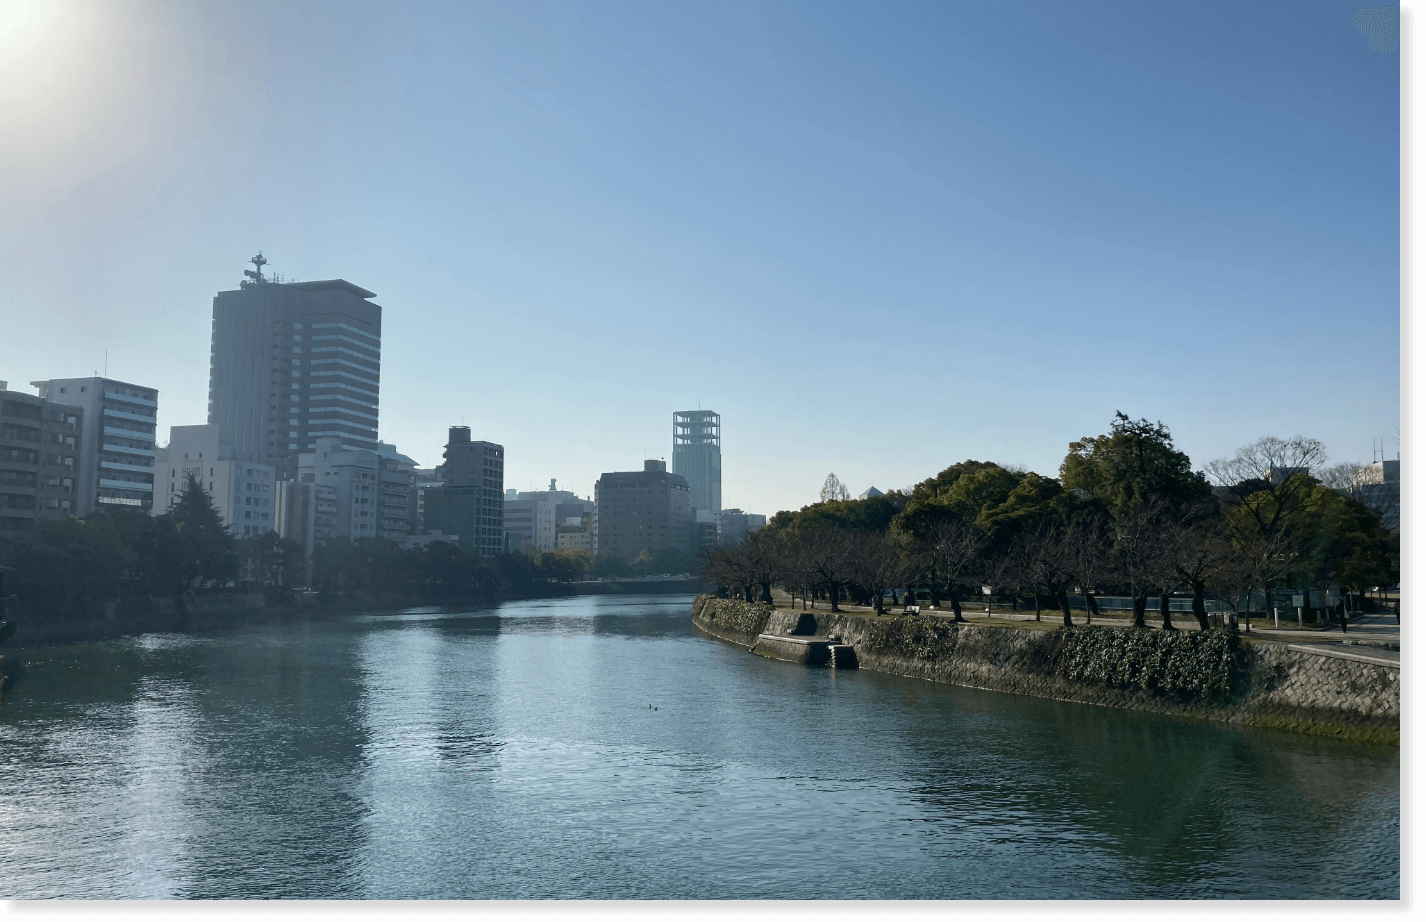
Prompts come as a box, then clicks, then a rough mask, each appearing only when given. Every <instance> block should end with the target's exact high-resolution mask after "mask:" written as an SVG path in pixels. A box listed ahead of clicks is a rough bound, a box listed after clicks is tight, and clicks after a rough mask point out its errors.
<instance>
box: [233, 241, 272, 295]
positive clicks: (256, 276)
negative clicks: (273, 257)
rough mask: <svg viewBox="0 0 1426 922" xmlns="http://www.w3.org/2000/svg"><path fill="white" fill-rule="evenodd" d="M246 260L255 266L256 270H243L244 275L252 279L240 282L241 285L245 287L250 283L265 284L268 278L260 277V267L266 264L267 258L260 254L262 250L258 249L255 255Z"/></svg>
mask: <svg viewBox="0 0 1426 922" xmlns="http://www.w3.org/2000/svg"><path fill="white" fill-rule="evenodd" d="M248 262H250V263H252V264H253V265H254V266H256V267H257V269H256V271H254V270H252V269H244V270H243V275H246V276H247V277H248V278H249V279H251V280H252V281H249V282H242V283H240V284H241V285H242V287H244V288H247V287H248V286H250V285H266V284H267V281H268V280H267V279H265V278H263V277H262V267H263V266H265V265H267V258H266V257H264V256H263V255H262V250H258V251H257V255H256V256H254V257H253V258H252V259H250V260H248Z"/></svg>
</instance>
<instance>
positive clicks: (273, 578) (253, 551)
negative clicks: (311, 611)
mask: <svg viewBox="0 0 1426 922" xmlns="http://www.w3.org/2000/svg"><path fill="white" fill-rule="evenodd" d="M237 554H238V560H239V562H240V564H241V567H242V570H243V572H244V574H245V575H246V578H247V579H249V580H251V581H253V582H255V583H258V584H260V585H263V586H272V587H276V588H281V589H284V590H285V589H286V588H287V587H288V586H290V585H291V584H292V583H293V582H295V581H305V579H306V571H307V554H306V552H304V551H303V550H302V545H300V544H298V543H297V542H296V541H293V540H292V539H291V538H284V537H282V536H281V535H279V534H278V533H277V532H275V531H267V532H264V533H263V534H261V535H256V536H254V537H251V538H239V539H238V541H237Z"/></svg>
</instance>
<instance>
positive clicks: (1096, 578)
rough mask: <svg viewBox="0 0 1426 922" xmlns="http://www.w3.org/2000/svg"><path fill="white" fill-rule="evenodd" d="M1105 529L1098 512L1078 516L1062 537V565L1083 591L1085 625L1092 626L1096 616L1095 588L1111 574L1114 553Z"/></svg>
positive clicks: (1103, 520)
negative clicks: (1064, 565) (1064, 541)
mask: <svg viewBox="0 0 1426 922" xmlns="http://www.w3.org/2000/svg"><path fill="white" fill-rule="evenodd" d="M1107 528H1108V520H1107V519H1106V518H1105V516H1104V515H1103V514H1102V513H1095V514H1093V515H1082V516H1080V517H1079V518H1076V519H1075V520H1074V521H1073V522H1071V523H1070V526H1069V530H1068V532H1067V533H1066V535H1065V540H1066V547H1065V564H1066V566H1067V567H1068V569H1069V570H1070V572H1071V573H1072V574H1073V576H1074V578H1075V579H1076V580H1077V581H1078V582H1079V585H1080V589H1081V590H1082V591H1083V592H1084V608H1085V616H1084V623H1085V624H1093V623H1094V617H1095V615H1098V614H1099V603H1098V602H1097V601H1096V600H1095V598H1094V593H1095V590H1096V588H1097V587H1098V585H1099V583H1100V582H1101V581H1102V580H1103V579H1105V578H1106V577H1107V576H1109V575H1110V574H1112V573H1113V572H1114V563H1115V560H1114V550H1113V547H1112V546H1111V545H1110V543H1109V541H1108V539H1107V538H1106V537H1105V532H1106V530H1107Z"/></svg>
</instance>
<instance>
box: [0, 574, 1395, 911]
mask: <svg viewBox="0 0 1426 922" xmlns="http://www.w3.org/2000/svg"><path fill="white" fill-rule="evenodd" d="M690 601H691V600H690V598H689V597H686V596H679V597H649V598H630V597H619V596H585V597H578V598H572V599H560V600H541V601H526V602H512V603H507V604H504V605H501V606H497V607H491V608H488V609H483V610H473V611H465V612H459V613H457V612H439V611H434V610H432V611H421V610H418V611H412V612H407V613H404V614H399V615H348V616H336V617H328V618H316V619H310V620H301V621H296V622H294V621H290V620H289V621H286V622H283V623H272V624H265V625H259V626H247V627H244V628H241V629H235V630H230V631H226V632H222V633H215V634H199V635H177V634H147V635H143V636H141V637H136V638H128V639H123V640H116V641H104V642H97V643H89V644H79V645H72V646H58V647H41V648H33V649H22V650H12V651H9V653H8V660H7V661H8V662H10V663H12V664H18V665H19V667H20V675H19V676H18V678H17V680H16V682H15V683H14V686H13V688H12V690H11V694H10V697H9V699H8V700H7V701H6V703H5V704H4V705H0V773H3V774H0V777H3V778H4V779H5V784H4V787H3V791H0V818H3V821H0V869H3V870H0V896H3V897H9V898H39V897H74V898H115V897H185V898H186V897H202V898H242V897H261V898H279V897H304V898H408V897H417V898H435V899H512V898H535V897H540V898H549V897H561V898H638V899H643V898H753V899H757V898H795V899H803V898H815V899H825V898H876V899H995V898H1022V899H1023V898H1063V899H1070V898H1140V897H1151V898H1215V897H1234V898H1259V899H1292V898H1368V899H1383V898H1385V899H1394V898H1396V897H1397V896H1398V889H1399V877H1400V864H1399V813H1400V793H1399V792H1400V785H1399V762H1398V753H1397V750H1396V749H1394V748H1383V747H1373V746H1366V745H1360V744H1356V745H1347V744H1341V743H1334V742H1330V741H1324V740H1318V739H1314V738H1311V737H1305V736H1293V735H1288V734H1269V733H1262V732H1257V731H1250V730H1242V729H1235V728H1233V727H1228V726H1225V725H1220V724H1215V723H1210V722H1206V721H1192V720H1184V719H1175V718H1166V717H1159V716H1155V715H1149V714H1141V713H1134V712H1127V711H1115V710H1110V709H1107V708H1096V707H1089V706H1084V705H1075V704H1066V703H1056V702H1050V701H1043V700H1039V699H1034V698H1025V697H1020V696H1015V695H1005V694H998V693H992V692H980V691H974V690H970V689H963V688H956V687H953V686H946V685H938V684H935V683H930V682H923V681H918V680H913V679H902V678H898V677H895V676H887V675H881V674H878V673H874V672H870V671H848V670H843V671H834V670H830V669H818V668H807V667H803V666H796V665H792V664H788V663H779V662H773V661H769V660H765V659H762V658H760V657H756V656H752V655H750V654H748V653H747V652H746V651H744V650H742V649H739V648H736V647H733V646H730V645H727V644H724V643H721V642H719V641H716V640H713V639H711V638H708V637H705V636H703V635H701V634H699V633H698V632H697V631H695V630H694V629H693V627H692V625H691V622H690V618H689V603H690Z"/></svg>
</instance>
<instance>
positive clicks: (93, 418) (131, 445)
mask: <svg viewBox="0 0 1426 922" xmlns="http://www.w3.org/2000/svg"><path fill="white" fill-rule="evenodd" d="M30 384H31V385H33V386H34V387H35V388H37V389H38V390H39V394H40V397H42V398H44V399H45V400H48V401H50V402H51V403H67V404H69V405H70V406H75V407H79V408H81V409H82V410H84V418H83V421H82V423H83V427H84V432H83V434H82V435H81V436H80V439H79V473H78V480H77V482H76V486H77V487H78V500H79V507H78V508H79V511H78V515H81V516H84V515H88V514H89V513H91V512H93V511H94V510H96V509H101V508H115V507H122V508H127V509H133V510H136V511H138V512H144V513H147V512H149V511H150V510H152V509H153V494H154V471H153V465H154V458H155V456H156V449H155V447H154V429H155V427H157V425H158V391H157V390H155V389H154V388H151V387H143V386H142V385H138V384H129V383H127V382H125V381H115V380H112V379H110V378H97V377H96V378H51V379H50V380H48V381H31V382H30Z"/></svg>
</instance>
